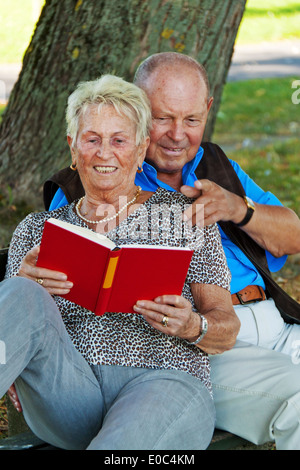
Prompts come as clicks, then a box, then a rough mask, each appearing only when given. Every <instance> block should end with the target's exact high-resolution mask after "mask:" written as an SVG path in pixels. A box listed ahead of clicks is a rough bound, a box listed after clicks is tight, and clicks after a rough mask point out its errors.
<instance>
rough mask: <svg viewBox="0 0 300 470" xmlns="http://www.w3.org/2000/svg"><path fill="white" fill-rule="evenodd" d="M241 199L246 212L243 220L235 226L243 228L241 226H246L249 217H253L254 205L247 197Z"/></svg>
mask: <svg viewBox="0 0 300 470" xmlns="http://www.w3.org/2000/svg"><path fill="white" fill-rule="evenodd" d="M243 199H244V201H245V203H246V206H247V212H246V215H245V217H244V218H243V220H242V221H241V222H240V223H239V224H235V225H237V226H238V227H243V225H246V224H247V223H248V222H249V220H250V219H251V217H252V216H253V213H254V211H255V205H254V202H253V201H252V199H250V197H248V196H243Z"/></svg>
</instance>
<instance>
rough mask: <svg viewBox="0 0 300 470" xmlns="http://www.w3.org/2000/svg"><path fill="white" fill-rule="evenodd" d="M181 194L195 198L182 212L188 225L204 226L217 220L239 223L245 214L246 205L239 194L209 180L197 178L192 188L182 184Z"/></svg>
mask: <svg viewBox="0 0 300 470" xmlns="http://www.w3.org/2000/svg"><path fill="white" fill-rule="evenodd" d="M180 191H181V192H182V194H184V195H185V196H187V197H190V198H193V199H195V202H194V203H193V204H191V206H190V207H188V209H187V210H186V211H185V212H184V220H185V221H186V222H187V223H188V224H190V225H195V224H196V225H198V226H205V225H210V224H214V223H215V222H218V221H219V220H223V221H229V220H230V221H232V222H234V223H239V222H240V221H241V220H242V219H243V218H244V217H245V215H246V212H247V207H246V204H245V202H244V200H243V198H241V197H240V196H237V195H236V194H234V193H231V192H230V191H227V190H226V189H224V188H222V187H221V186H219V185H217V184H216V183H214V182H212V181H209V180H197V181H195V183H194V188H192V187H191V186H186V185H184V186H182V187H181V188H180Z"/></svg>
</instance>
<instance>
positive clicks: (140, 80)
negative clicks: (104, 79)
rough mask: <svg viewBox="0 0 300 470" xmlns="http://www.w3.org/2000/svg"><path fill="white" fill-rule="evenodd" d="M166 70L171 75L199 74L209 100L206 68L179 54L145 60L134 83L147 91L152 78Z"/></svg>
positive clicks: (158, 54)
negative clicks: (189, 72) (184, 72)
mask: <svg viewBox="0 0 300 470" xmlns="http://www.w3.org/2000/svg"><path fill="white" fill-rule="evenodd" d="M166 69H168V70H169V71H170V73H176V71H178V72H179V71H180V72H181V73H182V72H183V71H184V70H186V71H187V70H190V71H192V70H194V71H195V72H196V73H197V74H199V77H200V79H201V81H203V82H204V84H205V87H206V90H207V100H208V99H209V97H210V96H209V95H210V86H209V81H208V77H207V73H206V70H205V68H204V67H203V65H201V64H200V63H199V62H197V61H196V60H195V59H193V58H192V57H189V56H187V55H184V54H179V53H178V52H160V53H157V54H153V55H151V56H150V57H148V58H147V59H145V60H144V61H143V62H142V63H141V64H140V65H139V67H138V69H137V71H136V73H135V77H134V83H135V84H136V85H137V86H139V87H140V88H142V89H143V90H145V91H147V90H149V87H150V86H151V81H150V78H154V77H155V75H156V74H158V73H160V72H161V71H162V70H166Z"/></svg>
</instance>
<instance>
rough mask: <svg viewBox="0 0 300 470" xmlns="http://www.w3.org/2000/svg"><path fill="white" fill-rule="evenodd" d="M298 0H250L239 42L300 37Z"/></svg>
mask: <svg viewBox="0 0 300 470" xmlns="http://www.w3.org/2000/svg"><path fill="white" fill-rule="evenodd" d="M299 24H300V4H299V1H297V0H264V1H261V0H248V1H247V3H246V10H245V13H244V16H243V19H242V21H241V25H240V28H239V32H238V35H237V43H238V44H247V43H248V44H251V43H259V42H262V41H280V40H282V39H295V38H297V39H300V28H299Z"/></svg>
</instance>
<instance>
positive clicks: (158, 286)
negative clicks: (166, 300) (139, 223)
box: [37, 219, 193, 315]
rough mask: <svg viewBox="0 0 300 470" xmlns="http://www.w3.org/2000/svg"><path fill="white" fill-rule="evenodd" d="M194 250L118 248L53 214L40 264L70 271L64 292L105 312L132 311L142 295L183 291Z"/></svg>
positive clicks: (133, 246) (89, 308)
mask: <svg viewBox="0 0 300 470" xmlns="http://www.w3.org/2000/svg"><path fill="white" fill-rule="evenodd" d="M192 254H193V251H192V250H190V249H188V248H177V247H174V248H173V247H167V246H166V247H165V246H154V245H122V246H121V247H117V246H116V245H115V244H114V243H113V242H112V241H111V240H109V239H108V238H107V237H105V236H103V235H101V234H98V233H96V232H93V231H91V230H88V229H86V228H82V227H77V226H75V225H72V224H69V223H67V222H63V221H60V220H57V219H49V220H48V221H46V222H45V226H44V231H43V236H42V241H41V248H40V254H39V257H38V261H37V265H38V266H41V267H45V268H49V269H53V270H56V271H60V272H63V273H65V274H66V275H67V276H68V280H70V281H72V282H73V284H74V285H73V288H72V289H71V290H70V292H69V293H68V294H67V295H63V296H62V297H64V298H66V299H68V300H70V301H72V302H74V303H76V304H78V305H80V306H82V307H84V308H87V309H88V310H91V311H92V312H94V313H95V314H96V315H103V313H105V312H128V313H129V312H133V306H134V304H135V303H136V301H137V300H152V299H154V298H155V297H158V296H159V295H163V294H175V295H180V294H181V292H182V288H183V284H184V281H185V278H186V274H187V271H188V268H189V264H190V261H191V258H192Z"/></svg>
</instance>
